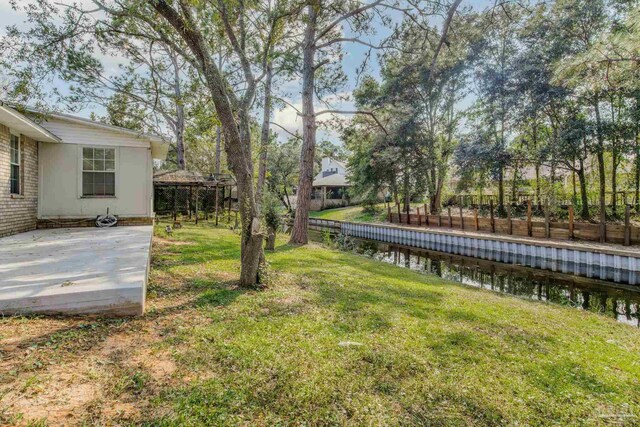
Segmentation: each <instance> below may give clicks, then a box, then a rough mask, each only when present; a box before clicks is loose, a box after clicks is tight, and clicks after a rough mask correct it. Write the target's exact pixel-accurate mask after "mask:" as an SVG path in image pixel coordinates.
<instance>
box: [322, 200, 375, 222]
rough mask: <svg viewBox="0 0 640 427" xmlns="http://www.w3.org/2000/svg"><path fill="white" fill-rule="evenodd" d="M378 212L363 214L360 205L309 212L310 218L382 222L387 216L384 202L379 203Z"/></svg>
mask: <svg viewBox="0 0 640 427" xmlns="http://www.w3.org/2000/svg"><path fill="white" fill-rule="evenodd" d="M377 207H378V209H379V212H378V213H377V214H365V213H363V212H362V206H348V207H346V208H335V209H325V210H323V211H314V212H310V213H309V216H310V217H311V218H322V219H333V220H336V221H351V222H384V221H385V219H386V217H387V213H386V212H387V211H386V207H385V205H384V204H382V203H381V204H379V205H378V206H377Z"/></svg>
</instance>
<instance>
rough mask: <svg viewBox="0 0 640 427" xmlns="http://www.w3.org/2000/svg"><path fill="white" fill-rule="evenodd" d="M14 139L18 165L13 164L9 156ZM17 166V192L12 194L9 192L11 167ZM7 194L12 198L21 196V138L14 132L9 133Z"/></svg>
mask: <svg viewBox="0 0 640 427" xmlns="http://www.w3.org/2000/svg"><path fill="white" fill-rule="evenodd" d="M13 137H16V139H17V140H18V163H14V162H13V160H12V156H11V151H12V150H11V142H12V141H11V139H12V138H13ZM12 166H18V192H17V193H14V192H13V191H12V190H11V169H12V168H11V167H12ZM9 194H11V195H12V196H21V195H22V138H20V135H19V134H17V133H15V132H9Z"/></svg>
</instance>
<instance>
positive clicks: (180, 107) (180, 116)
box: [169, 52, 187, 170]
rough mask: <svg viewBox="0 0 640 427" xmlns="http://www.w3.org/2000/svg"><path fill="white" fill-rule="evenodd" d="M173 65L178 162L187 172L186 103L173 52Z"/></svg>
mask: <svg viewBox="0 0 640 427" xmlns="http://www.w3.org/2000/svg"><path fill="white" fill-rule="evenodd" d="M169 56H170V57H171V63H172V65H173V73H174V77H173V78H174V83H173V90H174V95H175V97H176V103H175V104H176V122H175V123H176V126H175V129H176V160H177V162H178V169H180V170H185V169H186V168H187V162H186V160H185V153H184V102H183V100H182V89H181V88H180V67H179V65H178V59H177V57H176V55H175V54H174V53H173V52H171V55H169Z"/></svg>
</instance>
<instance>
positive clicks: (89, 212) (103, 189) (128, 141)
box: [0, 105, 168, 237]
mask: <svg viewBox="0 0 640 427" xmlns="http://www.w3.org/2000/svg"><path fill="white" fill-rule="evenodd" d="M167 150H168V144H166V143H165V142H164V141H163V140H162V139H161V138H160V137H158V136H155V135H143V134H139V133H138V132H135V131H132V130H129V129H123V128H119V127H116V126H110V125H105V124H102V123H98V122H94V121H91V120H88V119H83V118H79V117H75V116H71V115H67V114H48V115H46V116H42V115H40V114H38V113H36V112H27V113H25V114H22V113H20V112H18V111H16V110H15V109H14V108H11V107H10V106H7V105H0V237H2V236H8V235H11V234H16V233H21V232H25V231H30V230H34V229H36V228H53V227H68V226H82V225H86V226H93V225H94V220H95V218H96V216H98V215H104V214H106V213H107V211H108V212H109V213H110V214H112V215H115V216H117V217H118V221H119V224H121V225H136V224H151V223H152V219H153V216H154V213H153V160H154V159H160V160H164V158H165V157H166V154H167Z"/></svg>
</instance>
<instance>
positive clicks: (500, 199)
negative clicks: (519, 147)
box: [498, 166, 504, 215]
mask: <svg viewBox="0 0 640 427" xmlns="http://www.w3.org/2000/svg"><path fill="white" fill-rule="evenodd" d="M498 212H500V214H501V215H502V212H504V168H503V167H502V166H500V170H499V171H498Z"/></svg>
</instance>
